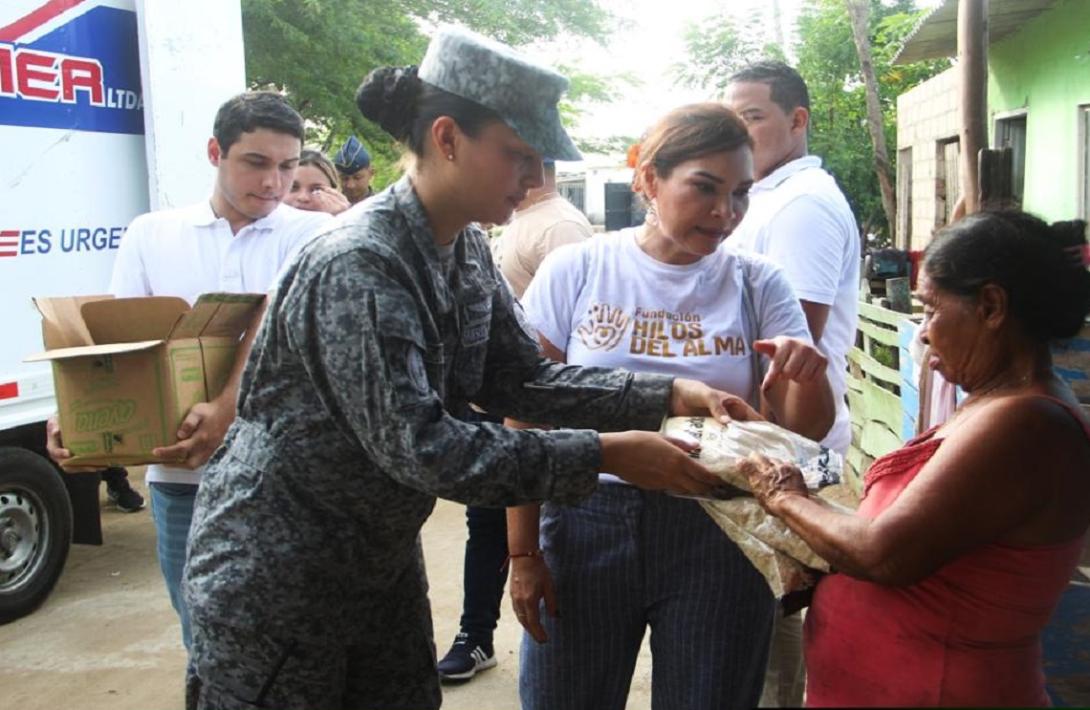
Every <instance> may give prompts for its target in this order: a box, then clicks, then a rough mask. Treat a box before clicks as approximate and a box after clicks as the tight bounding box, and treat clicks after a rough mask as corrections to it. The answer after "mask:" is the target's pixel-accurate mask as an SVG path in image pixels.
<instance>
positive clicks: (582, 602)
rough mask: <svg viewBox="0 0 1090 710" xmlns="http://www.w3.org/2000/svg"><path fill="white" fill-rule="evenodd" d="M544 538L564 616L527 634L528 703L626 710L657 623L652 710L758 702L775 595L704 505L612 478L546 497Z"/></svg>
mask: <svg viewBox="0 0 1090 710" xmlns="http://www.w3.org/2000/svg"><path fill="white" fill-rule="evenodd" d="M541 546H542V549H543V550H544V552H545V560H546V562H547V563H548V565H549V569H550V571H551V572H552V576H553V581H554V582H555V584H556V588H557V600H558V606H559V612H560V616H559V618H551V617H548V615H547V614H546V612H545V610H544V606H543V607H542V610H541V615H542V620H543V623H544V625H545V629H546V631H547V633H548V634H549V641H548V642H547V643H545V644H538V643H536V642H535V641H534V640H533V639H532V638H531V637H530V636H529V635H528V634H524V635H523V641H522V657H521V668H520V674H519V695H520V697H521V700H522V707H523V710H623V709H624V707H625V702H626V699H627V696H628V689H629V685H630V684H631V681H632V673H633V669H634V667H635V663H636V657H637V655H638V654H639V649H640V644H641V642H642V640H643V635H644V631H645V630H646V629H647V628H648V627H650V629H651V642H650V643H651V653H652V659H653V660H652V678H651V683H652V687H651V705H652V708H653V709H654V710H724V709H725V708H740V707H753V706H755V705H756V704H757V701H758V699H759V697H760V694H761V687H762V684H763V680H764V671H765V665H766V661H767V657H768V645H769V635H770V633H771V628H772V615H773V598H772V595H771V593H770V591H769V589H768V586H767V585H766V584H765V582H764V579H763V578H762V577H761V575H760V574H759V573H758V572H757V571H756V569H754V568H753V566H752V565H751V564H750V563H749V561H748V560H747V559H746V558H745V556H744V555H743V554H742V552H741V551H740V550H739V549H738V548H737V546H735V545H734V544H733V543H732V542H730V540H729V539H728V538H727V536H726V535H725V534H724V533H723V532H722V531H721V530H720V529H719V528H718V527H717V526H716V525H715V523H714V522H712V520H711V519H710V518H709V517H708V516H707V514H705V513H704V511H703V510H702V509H701V508H700V505H699V504H698V503H696V502H695V501H692V500H687V499H683V498H675V497H671V496H667V495H664V494H659V493H649V492H645V491H640V490H638V489H636V488H633V487H631V486H626V485H621V484H614V483H603V484H601V485H599V486H598V489H597V491H596V492H595V493H594V495H592V496H591V497H590V498H588V499H587V500H585V501H583V502H581V503H580V504H578V505H573V506H560V505H554V504H551V503H547V504H545V506H544V507H543V509H542V516H541Z"/></svg>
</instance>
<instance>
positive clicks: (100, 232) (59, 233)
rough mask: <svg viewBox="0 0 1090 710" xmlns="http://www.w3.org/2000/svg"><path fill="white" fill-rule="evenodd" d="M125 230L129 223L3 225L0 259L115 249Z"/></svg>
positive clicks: (0, 232)
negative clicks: (50, 226)
mask: <svg viewBox="0 0 1090 710" xmlns="http://www.w3.org/2000/svg"><path fill="white" fill-rule="evenodd" d="M124 234H125V227H64V228H61V229H0V259H3V258H11V257H16V256H39V255H43V254H52V253H62V254H77V253H81V252H82V253H86V252H96V251H109V250H115V249H117V247H118V246H119V245H120V244H121V237H122V236H123V235H124Z"/></svg>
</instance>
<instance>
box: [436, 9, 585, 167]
mask: <svg viewBox="0 0 1090 710" xmlns="http://www.w3.org/2000/svg"><path fill="white" fill-rule="evenodd" d="M417 76H419V77H420V80H421V81H426V82H427V83H429V84H431V85H432V86H435V87H437V88H440V89H443V90H444V91H449V92H450V93H452V94H455V95H457V96H461V97H462V98H464V99H469V100H470V101H474V102H476V103H479V104H481V105H482V106H485V107H487V108H490V109H492V110H493V111H495V112H496V113H498V114H499V115H500V117H501V118H503V120H504V121H505V122H506V123H507V125H508V126H510V127H511V128H512V130H514V131H515V133H518V135H519V137H520V138H522V140H524V141H526V142H527V143H529V144H530V145H531V146H533V147H534V149H535V150H537V151H538V152H539V153H541V155H542V156H543V157H545V158H552V159H554V160H582V157H583V156H581V155H580V154H579V150H578V149H577V148H576V147H575V144H574V143H572V140H571V137H569V136H568V134H567V132H566V131H565V130H564V126H563V125H562V124H561V123H560V112H559V111H558V110H557V106H556V105H557V102H558V101H559V100H560V96H561V94H563V93H564V92H565V91H566V90H567V88H568V80H567V79H566V78H564V77H563V76H561V75H560V74H557V73H556V72H554V71H552V70H551V69H548V68H546V67H544V66H541V65H540V64H535V63H534V62H532V61H530V60H529V59H528V58H526V57H524V56H522V55H520V54H518V53H516V52H515V51H514V50H513V49H511V48H510V47H508V46H506V45H503V44H500V43H499V42H495V41H493V40H490V39H488V38H486V37H482V36H480V35H477V34H474V33H472V32H469V31H467V30H463V29H460V28H454V27H446V28H443V29H441V30H439V32H437V33H436V35H435V36H434V37H433V38H432V40H431V44H429V45H428V51H427V53H426V54H425V55H424V60H423V61H422V62H420V69H419V70H418V72H417Z"/></svg>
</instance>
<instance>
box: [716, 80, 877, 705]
mask: <svg viewBox="0 0 1090 710" xmlns="http://www.w3.org/2000/svg"><path fill="white" fill-rule="evenodd" d="M726 103H727V105H728V106H729V107H730V108H731V109H733V110H734V112H735V113H737V114H738V115H739V116H741V118H742V120H743V121H745V123H746V127H747V128H748V130H749V134H750V136H751V137H752V139H753V144H754V145H753V162H754V166H753V167H754V173H755V177H756V178H757V182H756V183H755V184H754V185H753V188H752V189H751V190H750V193H749V197H750V202H749V211H748V212H747V213H746V216H745V218H744V219H743V220H742V223H741V224H740V225H739V226H738V228H737V229H735V230H734V234H732V235H731V237H730V242H729V243H730V244H732V245H734V246H735V248H738V249H741V250H747V251H753V252H757V253H759V254H763V255H764V256H767V257H768V258H770V259H772V261H774V262H776V263H777V264H779V265H780V266H781V267H782V268H783V270H784V272H785V273H786V275H787V279H788V281H789V282H790V284H791V287H792V288H793V289H794V291H795V294H796V295H797V296H798V298H799V301H800V303H801V304H802V310H803V312H804V313H805V314H806V322H807V325H808V326H809V329H810V335H811V336H812V338H813V340H814V343H815V344H816V345H817V346H818V348H819V349H820V350H821V352H822V354H824V355H825V357H826V358H828V360H829V365H828V371H827V374H828V378H829V384H830V386H831V387H832V390H833V396H834V397H835V399H836V407H837V412H836V421H835V423H834V424H833V427H832V428H831V429H830V430H829V433H828V435H826V437H825V439H824V440H823V441H822V443H824V444H825V445H826V446H828V447H829V448H831V449H834V450H836V451H839V452H840V453H841V454H845V453H847V449H848V444H849V443H850V441H851V420H850V418H849V414H848V405H847V402H846V400H845V395H846V391H847V379H846V378H847V353H848V350H849V349H850V348H851V347H852V344H853V343H854V342H855V327H856V318H857V315H858V310H859V309H858V305H857V303H858V289H859V259H860V253H859V252H860V236H859V229H858V227H857V226H856V222H855V217H854V216H853V215H852V211H851V208H850V207H849V206H848V201H847V200H846V199H845V198H844V194H843V193H842V192H841V191H840V188H839V187H837V185H836V181H835V180H834V179H833V177H832V176H831V175H830V174H829V173H827V172H825V171H824V170H823V169H822V168H821V158H818V157H817V156H812V155H808V146H807V131H808V129H809V126H810V95H809V92H808V90H807V88H806V82H805V81H803V79H802V77H801V76H800V75H799V73H798V72H797V71H795V70H794V69H792V68H791V67H789V66H787V65H786V64H784V63H783V62H774V61H766V62H758V63H756V64H751V65H749V66H747V67H746V68H745V69H743V70H741V71H739V72H737V73H736V74H734V75H733V76H732V77H731V80H730V84H729V85H728V87H727V97H726ZM801 629H802V626H801V621H800V619H799V616H798V615H797V614H796V615H795V616H793V617H788V618H787V619H777V626H776V630H775V632H774V634H773V640H772V648H771V652H770V657H769V672H768V675H767V676H766V678H765V692H764V695H763V696H762V698H761V705H762V707H774V706H784V707H791V706H800V705H801V704H802V694H803V685H802V683H803V680H804V673H803V668H802V650H801Z"/></svg>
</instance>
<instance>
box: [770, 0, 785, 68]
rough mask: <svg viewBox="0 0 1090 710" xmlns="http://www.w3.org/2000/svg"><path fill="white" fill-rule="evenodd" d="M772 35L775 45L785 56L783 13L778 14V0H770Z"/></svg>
mask: <svg viewBox="0 0 1090 710" xmlns="http://www.w3.org/2000/svg"><path fill="white" fill-rule="evenodd" d="M772 37H773V38H774V39H775V42H776V46H778V47H779V48H780V51H781V52H783V54H784V56H785V57H786V56H787V45H786V44H784V41H783V15H781V14H780V0H772Z"/></svg>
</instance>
